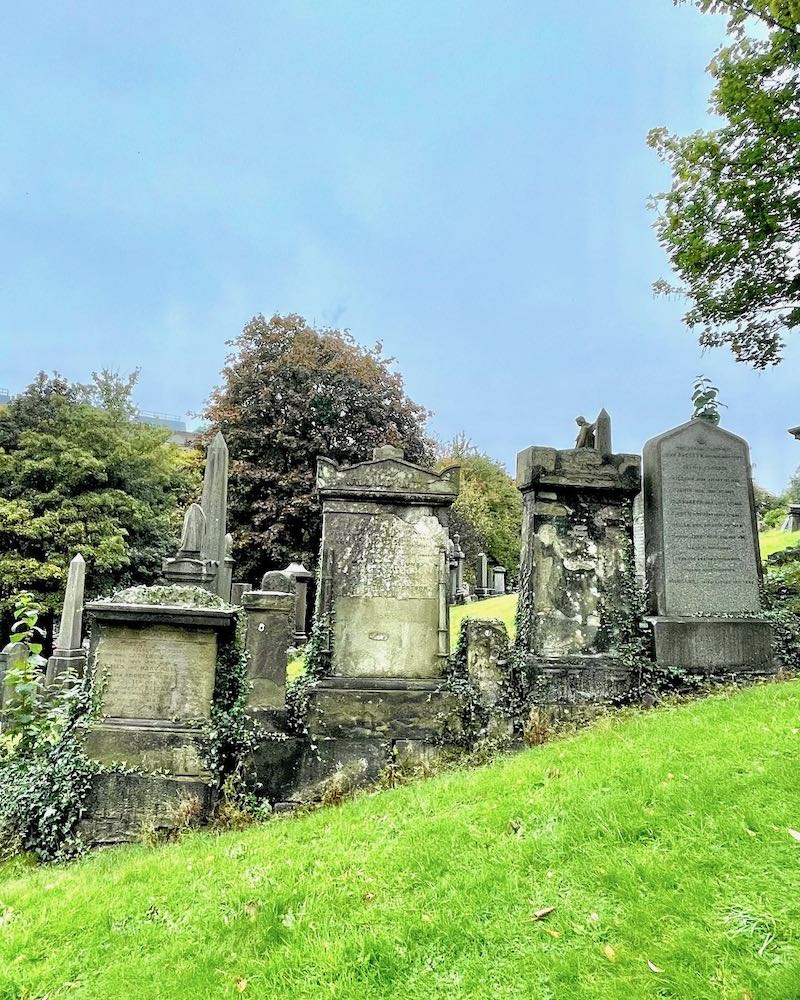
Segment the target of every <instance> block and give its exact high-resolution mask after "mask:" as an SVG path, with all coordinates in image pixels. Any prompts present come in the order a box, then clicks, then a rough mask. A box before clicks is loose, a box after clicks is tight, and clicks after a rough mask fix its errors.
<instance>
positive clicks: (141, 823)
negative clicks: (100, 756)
mask: <svg viewBox="0 0 800 1000" xmlns="http://www.w3.org/2000/svg"><path fill="white" fill-rule="evenodd" d="M187 799H191V800H196V802H197V807H198V810H197V811H198V817H199V818H201V819H202V818H203V817H205V816H208V815H209V813H210V811H211V807H212V803H213V788H212V785H211V784H210V783H209V782H207V781H200V780H196V779H193V778H174V777H165V776H161V775H135V774H116V773H111V774H98V775H95V777H94V778H93V779H92V790H91V792H90V795H89V799H88V802H87V808H86V813H85V815H84V818H83V819H82V821H81V824H80V827H79V833H80V835H81V837H82V838H83V839H84V840H85V841H86V842H87V843H90V844H121V843H126V842H129V841H132V840H136V839H137V838H139V837H140V836H141V835H142V831H143V830H145V829H151V830H155V831H168V830H172V829H174V828H175V827H176V816H177V814H178V812H179V810H180V809H181V804H182V803H183V802H184V801H185V800H187Z"/></svg>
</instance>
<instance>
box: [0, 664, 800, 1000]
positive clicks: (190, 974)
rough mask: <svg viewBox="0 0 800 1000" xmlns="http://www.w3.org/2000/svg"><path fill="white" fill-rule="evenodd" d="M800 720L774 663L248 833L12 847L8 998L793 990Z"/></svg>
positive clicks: (545, 996) (782, 999)
mask: <svg viewBox="0 0 800 1000" xmlns="http://www.w3.org/2000/svg"><path fill="white" fill-rule="evenodd" d="M798 725H800V683H798V682H788V683H783V684H771V685H764V686H760V687H756V688H751V689H749V690H746V691H742V692H740V693H736V694H732V695H731V694H723V695H720V696H715V697H712V698H709V699H707V700H705V701H700V702H694V703H692V704H689V705H686V706H683V707H678V708H674V707H668V708H662V709H658V710H656V711H653V712H650V713H637V714H628V715H627V716H616V717H609V718H607V719H605V720H604V721H602V722H600V723H599V724H597V725H596V726H595V727H594V728H593V729H591V730H588V731H585V732H583V733H581V734H579V735H577V736H574V737H572V738H570V739H567V740H563V741H558V742H554V743H551V744H548V745H546V746H544V747H541V748H538V749H534V750H529V751H526V752H524V753H521V754H518V755H517V756H515V757H512V758H509V759H506V760H504V761H502V762H500V763H496V764H494V765H492V766H489V767H485V768H481V769H477V770H472V771H462V772H458V773H456V772H451V773H448V774H445V775H442V776H440V777H438V778H434V779H431V780H429V781H424V782H419V783H417V784H414V785H409V786H406V787H404V788H400V789H396V790H394V791H391V792H381V793H376V794H373V795H369V796H364V797H362V798H360V799H358V800H356V801H354V802H351V803H348V804H346V805H344V806H341V807H339V808H332V809H327V810H322V811H319V812H316V813H313V814H310V815H306V816H303V817H297V818H294V819H289V820H277V821H274V822H272V823H268V824H266V825H264V826H260V827H255V828H251V829H250V830H247V831H245V832H243V833H237V834H225V835H221V836H215V835H213V834H208V833H197V834H192V835H189V836H187V838H186V839H185V840H184V841H182V842H181V843H180V844H178V845H175V846H172V847H164V848H158V849H155V850H147V849H145V848H142V847H130V848H121V849H116V850H109V851H103V852H99V853H96V854H94V855H93V856H91V857H89V858H87V859H86V860H83V861H81V862H79V863H76V864H73V865H71V866H67V867H50V868H39V869H35V870H24V869H23V868H22V867H21V866H19V865H17V866H14V865H12V866H7V867H6V869H5V870H3V871H2V872H0V998H2V1000H12V998H14V1000H22V998H25V1000H32V998H42V997H44V996H48V997H49V998H50V1000H57V998H63V997H70V998H83V1000H87V998H97V1000H101V998H102V1000H114V998H133V997H135V998H137V1000H155V998H160V1000H165V998H208V997H226V996H230V997H236V996H239V995H244V996H245V997H248V996H252V997H259V998H262V997H268V998H271V997H279V998H281V1000H293V998H309V1000H312V998H318V997H333V998H337V1000H365V998H378V997H384V998H388V997H393V998H403V1000H423V998H431V1000H433V998H435V1000H440V998H447V1000H449V998H460V997H469V998H486V1000H489V998H493V1000H495V998H501V1000H502V998H515V1000H516V998H533V1000H552V998H558V1000H584V998H585V1000H590V998H591V1000H612V998H614V1000H651V998H652V1000H655V998H665V997H666V998H674V1000H679V998H680V1000H706V998H707V1000H711V998H714V1000H721V998H729V1000H734V998H735V1000H742V998H744V997H746V996H748V995H750V996H752V997H753V998H754V1000H793V998H797V997H800V891H799V889H798V887H799V886H800V843H799V842H797V841H796V840H795V839H793V838H792V836H791V835H790V833H789V830H790V829H795V830H796V829H800V798H798V794H797V775H798V773H799V770H800V733H799V731H798ZM547 907H554V908H555V909H554V910H553V912H552V913H551V914H550V915H549V916H547V917H545V918H544V919H540V920H535V919H532V917H533V914H534V913H535V911H537V910H541V909H545V908H547ZM648 962H651V963H653V966H654V967H655V968H656V969H658V970H663V971H653V970H652V969H651V968H650V967H649V966H648Z"/></svg>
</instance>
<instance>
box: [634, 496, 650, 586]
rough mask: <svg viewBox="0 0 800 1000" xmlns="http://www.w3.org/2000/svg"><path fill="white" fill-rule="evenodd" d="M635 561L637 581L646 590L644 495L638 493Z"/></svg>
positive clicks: (635, 522) (635, 516)
mask: <svg viewBox="0 0 800 1000" xmlns="http://www.w3.org/2000/svg"><path fill="white" fill-rule="evenodd" d="M633 561H634V569H635V571H636V583H637V584H638V585H639V586H640V587H641V588H642V591H644V590H645V589H646V587H647V572H646V569H645V550H644V495H643V494H642V493H637V494H636V496H635V497H634V500H633Z"/></svg>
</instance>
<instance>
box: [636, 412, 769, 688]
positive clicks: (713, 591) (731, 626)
mask: <svg viewBox="0 0 800 1000" xmlns="http://www.w3.org/2000/svg"><path fill="white" fill-rule="evenodd" d="M644 519H645V554H646V569H647V583H648V592H649V606H650V612H651V614H652V615H653V616H654V618H653V631H654V636H655V650H656V659H657V661H658V662H659V663H661V664H665V665H668V666H672V667H678V668H684V669H688V670H696V671H700V672H708V673H738V672H742V671H747V672H757V673H758V672H769V671H770V670H771V669H772V656H771V629H770V626H769V624H768V623H767V622H766V621H764V620H760V619H759V613H760V612H761V610H762V607H761V597H760V585H761V560H760V556H759V551H758V531H757V527H756V512H755V502H754V498H753V484H752V476H751V471H750V452H749V448H748V446H747V442H746V441H744V440H743V439H742V438H740V437H737V436H736V435H735V434H731V433H730V432H729V431H726V430H723V429H722V428H720V427H717V426H715V425H714V424H712V423H710V422H709V421H706V420H702V419H695V420H690V421H688V423H685V424H681V426H680V427H676V428H674V429H673V430H671V431H667V432H666V433H665V434H661V435H659V436H658V437H655V438H653V439H652V440H650V441H648V442H647V444H646V445H645V447H644Z"/></svg>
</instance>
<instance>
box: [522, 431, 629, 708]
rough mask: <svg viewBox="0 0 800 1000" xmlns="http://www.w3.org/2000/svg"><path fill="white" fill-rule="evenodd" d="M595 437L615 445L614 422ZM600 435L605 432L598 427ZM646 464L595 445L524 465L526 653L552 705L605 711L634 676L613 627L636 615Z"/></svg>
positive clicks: (546, 454)
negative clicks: (633, 588) (639, 500)
mask: <svg viewBox="0 0 800 1000" xmlns="http://www.w3.org/2000/svg"><path fill="white" fill-rule="evenodd" d="M604 414H605V411H601V413H600V416H599V417H598V420H597V422H596V424H595V425H591V426H592V427H593V428H594V432H595V433H597V432H599V434H600V443H601V445H603V447H607V446H609V445H610V418H608V415H607V414H605V416H604ZM598 425H599V426H598ZM640 467H641V462H640V459H639V456H638V455H626V454H617V455H615V454H603V453H601V451H600V450H598V448H596V447H595V446H594V442H590V443H585V444H584V445H583V446H582V447H576V448H569V449H564V450H557V449H555V448H540V447H531V448H528V449H526V450H525V451H523V452H520V453H519V454H518V455H517V486H518V488H519V489H520V490H521V491H522V493H523V522H522V554H521V561H520V594H519V611H518V623H519V625H518V633H517V643H518V644H519V645H520V646H521V647H522V648H523V649H526V650H527V651H528V652H529V654H530V655H531V658H532V665H533V667H534V672H535V675H536V683H537V687H538V690H539V698H540V700H541V701H542V702H544V703H554V704H555V703H564V702H566V703H587V702H595V701H605V700H608V699H610V698H613V697H615V696H616V695H618V694H620V693H621V691H624V690H627V689H628V688H629V687H630V685H631V684H632V683H633V680H632V678H631V676H630V672H629V671H628V670H627V669H626V668H624V667H623V666H622V665H621V664H620V662H619V660H618V657H617V655H616V654H617V652H618V651H617V650H615V649H614V648H610V647H609V641H608V632H609V629H608V627H607V625H608V619H609V617H610V615H611V612H612V608H613V609H614V613H615V614H616V613H617V612H621V613H622V614H623V615H624V614H629V615H630V616H631V617H632V616H633V614H634V612H633V609H632V608H629V607H628V604H629V602H630V595H629V594H628V595H627V596H626V589H627V582H628V579H629V578H630V577H632V575H633V573H632V563H633V515H632V505H633V498H634V497H635V496H636V494H637V493H638V492H639V490H640V487H641V473H640Z"/></svg>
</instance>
